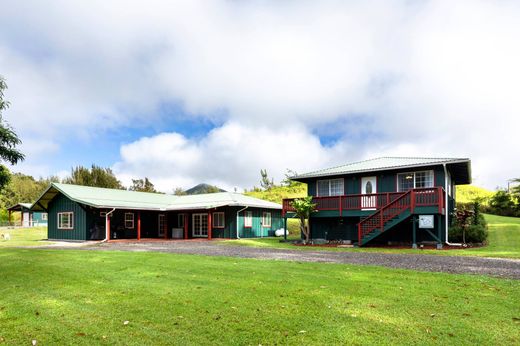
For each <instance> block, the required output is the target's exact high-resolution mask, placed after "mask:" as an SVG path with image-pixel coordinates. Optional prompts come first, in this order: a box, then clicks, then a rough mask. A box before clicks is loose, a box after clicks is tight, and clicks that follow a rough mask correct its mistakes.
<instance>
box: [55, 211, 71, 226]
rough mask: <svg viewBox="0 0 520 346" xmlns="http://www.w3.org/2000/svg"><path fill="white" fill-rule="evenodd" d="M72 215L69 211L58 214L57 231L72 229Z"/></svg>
mask: <svg viewBox="0 0 520 346" xmlns="http://www.w3.org/2000/svg"><path fill="white" fill-rule="evenodd" d="M73 228H74V213H73V212H71V211H68V212H65V213H58V229H73Z"/></svg>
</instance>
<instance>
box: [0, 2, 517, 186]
mask: <svg viewBox="0 0 520 346" xmlns="http://www.w3.org/2000/svg"><path fill="white" fill-rule="evenodd" d="M0 8H1V9H2V10H1V11H0V23H2V24H1V29H0V75H2V76H3V77H4V78H5V80H6V82H7V84H8V87H9V89H8V90H7V92H6V95H5V98H6V99H7V100H9V101H10V102H11V107H10V108H9V109H8V110H7V111H5V112H4V113H3V116H4V120H6V121H8V122H9V124H10V125H11V126H13V127H14V129H15V130H16V132H17V133H18V134H19V136H20V138H21V139H22V141H23V144H22V146H21V149H22V151H23V152H24V153H25V154H26V160H25V161H24V162H23V163H21V164H18V165H16V166H14V167H11V169H12V170H13V171H19V172H22V173H25V174H30V175H33V176H35V177H40V176H41V177H45V176H48V175H59V176H65V175H66V174H67V173H68V172H70V169H71V167H74V166H77V165H84V166H90V165H91V164H93V163H94V164H97V165H101V166H104V167H110V168H112V169H113V171H114V172H115V173H116V175H117V176H118V178H119V179H120V180H121V181H122V182H123V183H124V184H127V185H128V184H130V182H131V179H132V178H133V179H136V178H143V177H145V176H146V177H148V178H150V179H151V181H152V182H153V183H154V184H155V186H156V187H157V188H158V189H159V190H161V191H163V192H172V191H173V190H174V189H175V188H177V187H182V188H189V187H191V186H193V185H195V184H197V183H201V182H205V183H210V184H215V185H218V186H220V187H223V188H225V189H234V188H237V190H238V191H241V190H242V189H244V188H251V187H252V186H254V185H257V186H258V185H259V181H260V169H267V171H268V174H269V175H270V176H272V177H273V178H274V179H275V181H280V180H282V179H283V178H284V176H285V174H286V173H287V170H288V169H290V170H292V171H294V172H299V173H304V172H307V171H312V170H316V169H320V168H326V167H331V166H336V165H341V164H345V163H348V162H353V161H358V160H363V159H369V158H374V157H379V156H419V157H468V158H470V159H471V160H472V173H473V183H474V185H478V186H482V187H486V188H489V189H494V188H496V187H497V186H506V185H507V180H508V179H511V178H517V177H520V150H519V149H518V144H517V143H518V139H517V136H518V134H519V129H520V88H519V87H518V84H519V81H520V63H519V61H520V39H519V37H520V2H519V1H516V0H515V1H507V0H497V1H479V0H471V1H467V0H458V1H451V0H450V1H443V0H438V1H427V0H417V1H414V0H406V1H405V0H402V1H393V0H383V1H371V0H368V1H346V0H343V1H326V0H325V1H305V0H299V1H283V0H278V1H267V0H265V1H240V0H236V1H222V0H204V1H198V0H187V1H155V0H147V1H129V0H125V1H119V0H112V1H97V0H90V1H73V0H72V1H71V0H66V1H65V0H64V1H53V0H49V1H31V0H26V1H17V0H12V1H10V0H0Z"/></svg>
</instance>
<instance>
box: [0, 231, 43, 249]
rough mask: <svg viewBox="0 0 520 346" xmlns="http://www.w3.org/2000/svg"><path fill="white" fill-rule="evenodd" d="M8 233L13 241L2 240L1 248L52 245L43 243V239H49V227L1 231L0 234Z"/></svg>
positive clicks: (0, 240)
mask: <svg viewBox="0 0 520 346" xmlns="http://www.w3.org/2000/svg"><path fill="white" fill-rule="evenodd" d="M5 233H8V234H9V235H10V237H11V240H4V239H0V248H1V247H15V246H38V245H46V244H51V243H50V242H43V241H42V239H47V227H31V228H16V229H6V228H3V229H1V230H0V234H5Z"/></svg>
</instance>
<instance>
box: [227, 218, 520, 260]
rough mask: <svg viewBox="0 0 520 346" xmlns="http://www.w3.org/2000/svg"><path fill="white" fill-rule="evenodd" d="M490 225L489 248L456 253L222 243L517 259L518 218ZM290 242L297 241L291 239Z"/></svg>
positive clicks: (244, 242) (262, 242) (263, 243)
mask: <svg viewBox="0 0 520 346" xmlns="http://www.w3.org/2000/svg"><path fill="white" fill-rule="evenodd" d="M485 217H486V220H487V222H488V224H489V239H488V242H489V245H487V246H484V247H480V248H467V249H462V248H461V249H455V250H443V251H439V250H413V249H388V248H370V247H364V248H336V247H313V246H311V247H302V246H295V245H293V244H291V243H280V238H254V239H240V240H226V241H224V242H223V244H226V245H239V246H253V247H264V248H266V247H269V248H280V249H296V250H312V251H317V250H323V251H351V252H384V253H421V254H424V253H427V254H432V255H445V256H480V257H499V258H520V218H513V217H505V216H495V215H485ZM292 239H297V238H295V237H293V238H292Z"/></svg>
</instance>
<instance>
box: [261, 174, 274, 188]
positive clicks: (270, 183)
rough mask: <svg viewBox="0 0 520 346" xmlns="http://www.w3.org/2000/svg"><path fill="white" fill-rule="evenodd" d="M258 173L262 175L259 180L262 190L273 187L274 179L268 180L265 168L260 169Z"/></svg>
mask: <svg viewBox="0 0 520 346" xmlns="http://www.w3.org/2000/svg"><path fill="white" fill-rule="evenodd" d="M260 175H261V176H262V180H260V186H261V187H262V188H263V189H264V190H270V189H271V188H272V187H274V179H271V180H269V176H268V175H267V169H261V170H260Z"/></svg>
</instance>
